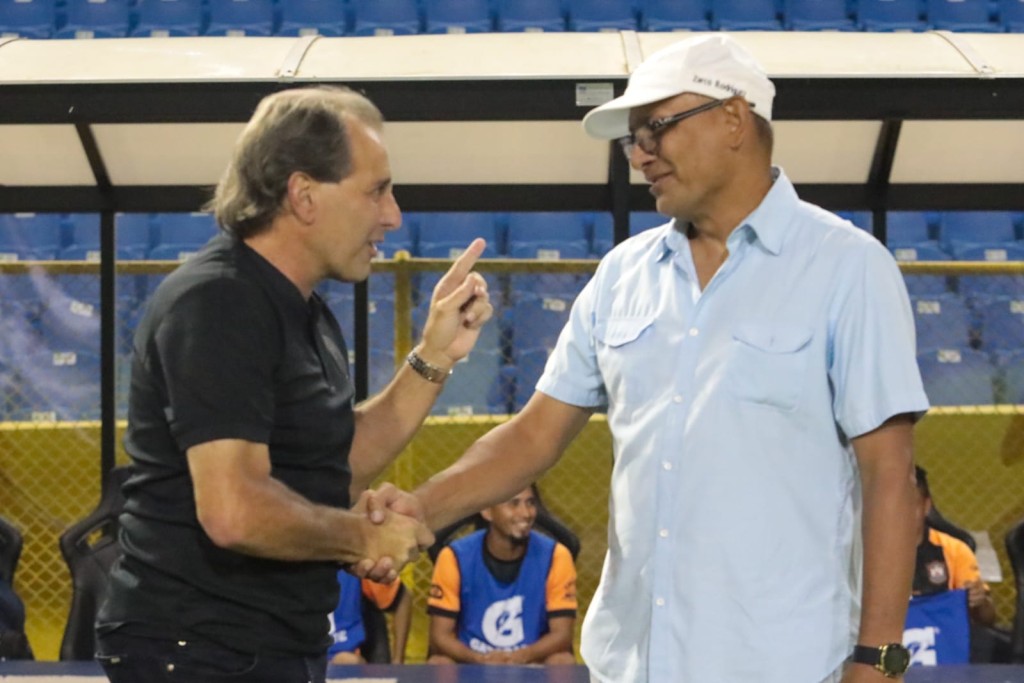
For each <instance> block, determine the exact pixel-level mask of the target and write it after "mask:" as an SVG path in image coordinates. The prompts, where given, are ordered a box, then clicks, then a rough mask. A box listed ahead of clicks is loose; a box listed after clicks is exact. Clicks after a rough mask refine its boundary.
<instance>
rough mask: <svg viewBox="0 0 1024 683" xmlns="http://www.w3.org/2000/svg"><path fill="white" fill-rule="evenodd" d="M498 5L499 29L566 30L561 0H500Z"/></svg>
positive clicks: (531, 31) (529, 31) (530, 31)
mask: <svg viewBox="0 0 1024 683" xmlns="http://www.w3.org/2000/svg"><path fill="white" fill-rule="evenodd" d="M497 7H498V21H497V25H498V30H499V31H510V32H511V31H520V32H522V31H525V32H528V33H533V32H541V31H554V32H560V31H564V30H565V14H564V12H563V11H562V3H561V0H498V4H497Z"/></svg>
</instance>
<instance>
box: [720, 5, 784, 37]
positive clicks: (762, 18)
mask: <svg viewBox="0 0 1024 683" xmlns="http://www.w3.org/2000/svg"><path fill="white" fill-rule="evenodd" d="M777 11H778V8H777V6H776V4H775V0H711V23H712V26H713V27H714V28H719V29H722V30H723V31H778V30H780V29H781V28H782V24H781V23H779V18H778V12H777Z"/></svg>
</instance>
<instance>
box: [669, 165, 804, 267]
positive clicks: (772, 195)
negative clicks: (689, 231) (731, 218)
mask: <svg viewBox="0 0 1024 683" xmlns="http://www.w3.org/2000/svg"><path fill="white" fill-rule="evenodd" d="M772 181H773V182H772V186H771V189H769V190H768V194H766V195H765V196H764V199H762V200H761V203H760V204H759V205H758V206H757V208H756V209H754V210H753V211H752V212H751V213H750V215H748V216H747V217H746V218H744V219H743V220H742V221H741V222H740V225H739V227H738V228H736V229H735V230H733V232H732V234H731V235H730V236H729V242H730V243H735V241H737V240H743V239H746V237H745V235H746V234H747V233H748V232H749V233H750V234H752V235H753V236H754V238H756V239H757V240H758V241H759V242H760V243H761V244H762V245H764V248H765V249H766V250H767V251H768V252H770V253H771V254H773V255H775V256H778V255H779V254H780V253H781V252H782V247H783V244H784V243H785V241H786V232H787V229H788V225H789V220H788V219H789V217H790V216H791V215H792V214H793V211H794V209H795V208H796V205H797V202H799V201H800V198H799V197H798V196H797V194H796V189H795V188H794V187H793V183H791V182H790V180H789V178H787V177H786V173H785V171H783V170H782V169H781V168H779V167H778V166H772ZM662 231H663V232H662V236H661V248H660V249H658V250H656V252H655V254H656V257H655V260H658V261H660V260H662V259H664V258H666V257H667V256H668V255H669V254H671V253H672V252H678V251H681V250H682V249H683V246H684V244H685V240H686V234H685V232H683V231H682V230H677V229H676V221H675V219H673V220H672V221H671V222H670V223H669V224H668V225H666V226H664V227H663V228H662Z"/></svg>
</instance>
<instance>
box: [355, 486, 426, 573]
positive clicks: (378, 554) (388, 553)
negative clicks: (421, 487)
mask: <svg viewBox="0 0 1024 683" xmlns="http://www.w3.org/2000/svg"><path fill="white" fill-rule="evenodd" d="M352 512H354V513H357V514H360V515H362V516H363V519H364V520H365V523H364V524H363V525H361V527H360V528H361V529H362V531H363V538H362V544H361V547H362V548H363V549H364V552H363V555H364V557H363V559H361V560H359V561H358V562H354V563H353V564H352V565H351V566H350V567H349V571H350V572H352V573H353V574H355V575H356V576H358V577H359V578H361V579H370V580H371V581H377V582H380V583H390V582H392V581H394V580H395V579H397V578H398V572H399V571H400V570H401V569H402V567H404V566H405V565H406V564H408V563H410V562H415V561H416V558H417V557H419V554H420V552H421V551H423V550H426V549H427V548H429V547H430V546H432V545H433V544H434V534H433V533H431V531H430V529H428V528H427V526H426V524H425V521H426V513H425V511H424V508H423V503H422V502H420V499H419V498H417V497H416V496H414V495H413V494H411V493H407V492H405V491H402V490H401V489H398V488H396V487H395V486H393V485H392V484H383V485H382V486H381V487H380V488H378V489H377V490H376V491H374V490H369V489H368V490H366V491H363V493H362V494H361V495H360V496H359V500H358V501H356V504H355V505H354V506H353V507H352Z"/></svg>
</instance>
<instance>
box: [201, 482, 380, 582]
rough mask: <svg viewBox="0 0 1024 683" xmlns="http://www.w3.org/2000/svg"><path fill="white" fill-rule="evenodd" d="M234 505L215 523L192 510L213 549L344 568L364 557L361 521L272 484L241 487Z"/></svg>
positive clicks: (359, 516) (362, 521)
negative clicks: (313, 561)
mask: <svg viewBox="0 0 1024 683" xmlns="http://www.w3.org/2000/svg"><path fill="white" fill-rule="evenodd" d="M238 484H240V482H238V483H235V484H234V485H238ZM234 500H235V502H234V503H233V504H230V506H229V508H230V509H227V510H223V509H222V511H221V513H220V515H219V516H218V517H217V519H216V521H213V519H212V517H207V516H206V515H205V514H204V510H203V509H202V508H198V507H197V513H198V516H199V521H200V523H201V524H203V528H204V530H205V531H206V532H207V534H208V535H209V536H210V537H211V539H212V540H213V541H214V543H217V545H220V546H222V547H225V548H227V549H229V550H233V551H236V552H240V553H245V554H247V555H254V556H257V557H266V558H271V559H276V560H295V561H299V560H328V561H336V562H343V563H349V562H356V561H358V560H360V559H363V558H364V557H366V553H367V543H366V533H367V531H368V529H367V526H368V522H367V521H366V520H365V519H364V516H363V515H357V514H355V513H352V512H350V511H348V510H344V509H341V508H332V507H328V506H325V505H316V504H314V503H312V502H310V501H309V500H307V499H306V498H303V497H302V496H300V495H299V494H297V493H296V492H294V491H292V490H291V489H289V488H288V487H287V486H285V485H284V484H283V483H281V482H280V481H278V480H276V479H273V478H268V479H266V480H263V481H260V482H246V483H244V489H243V490H241V491H239V492H238V493H237V494H236V496H234Z"/></svg>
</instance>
